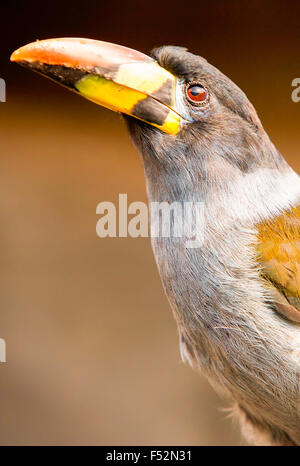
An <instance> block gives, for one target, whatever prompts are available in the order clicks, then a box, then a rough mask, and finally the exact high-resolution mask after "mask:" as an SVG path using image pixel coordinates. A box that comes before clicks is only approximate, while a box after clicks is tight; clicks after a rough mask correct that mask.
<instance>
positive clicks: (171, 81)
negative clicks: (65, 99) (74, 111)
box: [11, 38, 182, 134]
mask: <svg viewBox="0 0 300 466" xmlns="http://www.w3.org/2000/svg"><path fill="white" fill-rule="evenodd" d="M11 60H12V61H14V62H17V63H19V64H21V65H24V66H26V67H27V68H30V69H32V70H34V71H37V72H39V73H41V74H43V75H44V76H47V77H48V78H51V79H53V80H54V81H56V82H58V83H60V84H62V85H64V86H66V87H67V88H69V89H70V90H72V91H75V92H76V93H78V94H80V95H82V96H83V97H85V98H86V99H89V100H91V101H93V102H95V103H96V104H99V105H102V106H104V107H107V108H109V109H111V110H114V111H116V112H121V113H126V114H127V115H131V116H133V117H135V118H138V119H140V120H143V121H145V122H147V123H149V124H150V125H153V126H155V127H157V128H159V129H160V130H162V131H164V132H165V133H168V134H177V133H178V132H179V130H180V127H181V120H182V118H181V116H180V115H179V114H178V113H177V112H176V111H175V109H174V106H175V99H176V77H175V76H174V75H173V74H171V73H169V71H167V70H165V69H164V68H162V67H161V66H159V65H158V63H156V62H155V61H154V60H153V59H152V58H150V57H148V56H147V55H144V54H142V53H140V52H137V51H135V50H132V49H129V48H127V47H122V46H120V45H115V44H111V43H108V42H101V41H96V40H91V39H79V38H62V39H49V40H42V41H37V42H33V43H31V44H28V45H25V46H24V47H21V48H19V49H18V50H16V51H15V52H14V53H13V54H12V56H11Z"/></svg>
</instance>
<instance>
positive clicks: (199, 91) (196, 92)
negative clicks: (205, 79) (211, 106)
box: [186, 83, 208, 105]
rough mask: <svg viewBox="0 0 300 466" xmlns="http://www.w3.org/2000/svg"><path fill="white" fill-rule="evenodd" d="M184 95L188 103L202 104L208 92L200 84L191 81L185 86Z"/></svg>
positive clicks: (205, 100)
mask: <svg viewBox="0 0 300 466" xmlns="http://www.w3.org/2000/svg"><path fill="white" fill-rule="evenodd" d="M186 96H187V99H188V101H189V102H190V103H192V104H194V105H195V104H196V105H203V104H205V103H206V102H207V100H208V92H207V90H206V89H205V88H204V87H203V86H202V85H201V84H196V83H192V84H189V85H188V86H187V87H186Z"/></svg>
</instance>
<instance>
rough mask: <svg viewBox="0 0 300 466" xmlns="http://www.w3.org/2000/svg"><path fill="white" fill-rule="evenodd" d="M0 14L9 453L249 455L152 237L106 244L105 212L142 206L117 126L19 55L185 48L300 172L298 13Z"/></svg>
mask: <svg viewBox="0 0 300 466" xmlns="http://www.w3.org/2000/svg"><path fill="white" fill-rule="evenodd" d="M0 16H1V20H0V21H1V24H0V25H1V29H0V31H1V32H0V34H1V41H0V77H1V78H4V79H5V80H6V83H7V102H6V103H1V104H0V138H1V153H0V157H1V159H0V160H1V163H0V166H1V170H0V222H1V229H0V238H1V242H0V257H1V261H0V275H1V279H0V306H1V312H0V337H2V338H5V340H6V343H7V363H6V364H0V377H1V379H0V413H1V415H0V442H1V444H4V445H9V444H19V445H24V444H34V445H38V444H72V445H91V444H100V445H117V444H120V445H126V444H132V445H142V444H144V445H147V444H150V445H155V444H157V445H163V444H165V445H166V444H167V445H239V444H241V443H242V441H241V439H240V436H239V434H238V431H237V430H236V429H235V428H234V426H232V424H231V421H230V420H228V419H226V414H225V413H224V412H222V411H221V408H222V407H224V406H226V404H225V403H224V402H222V401H220V400H219V399H218V398H217V396H216V395H215V394H214V393H213V391H212V389H211V388H210V387H209V386H208V384H207V382H206V381H205V380H204V379H202V378H201V377H200V376H198V375H197V374H195V373H194V372H193V371H192V370H191V369H190V368H189V367H188V366H185V365H183V364H182V363H181V362H180V357H179V351H178V341H177V332H176V327H175V323H174V321H173V318H172V314H171V310H170V308H169V305H168V303H167V300H166V298H165V296H164V294H163V291H162V287H161V285H160V280H159V277H158V274H157V271H156V268H155V264H154V260H153V258H152V253H151V248H150V243H149V240H148V239H131V238H125V239H99V238H98V237H97V236H96V233H95V225H96V221H97V216H96V214H95V209H96V205H97V204H98V202H100V201H103V200H108V201H109V200H111V201H117V199H118V193H128V201H129V202H131V201H135V200H142V201H144V200H145V187H144V179H143V172H142V168H141V164H140V161H139V158H138V155H137V153H136V151H135V150H134V148H133V147H132V146H131V143H130V141H129V138H128V136H127V134H126V131H125V127H124V125H123V122H122V121H121V119H120V117H119V116H118V115H116V114H113V113H110V112H109V111H106V110H103V109H101V108H100V107H97V106H96V105H93V104H91V103H89V102H87V101H84V100H83V99H80V98H79V97H77V96H74V95H72V94H71V93H68V92H67V91H66V90H64V89H63V88H59V87H58V86H57V85H55V84H52V83H51V82H50V81H47V80H45V79H43V78H41V77H39V76H37V75H34V74H33V73H30V72H29V71H27V70H24V69H21V68H20V67H18V66H16V65H13V64H10V63H9V55H10V53H11V52H12V51H13V50H14V49H15V48H17V47H19V46H21V45H24V44H25V43H27V42H31V41H33V40H35V39H44V38H49V37H59V36H83V37H91V38H96V39H101V40H106V41H110V42H116V43H120V44H122V45H126V46H129V47H133V48H136V49H138V50H141V51H143V52H146V53H147V52H148V51H149V49H151V48H152V47H154V46H158V45H162V44H175V45H184V46H187V47H188V48H189V49H190V50H191V51H193V52H195V53H199V54H201V55H203V56H205V57H206V58H207V59H208V60H209V61H211V62H212V63H213V64H215V65H216V66H217V67H219V68H220V69H221V70H222V71H223V72H225V73H226V74H227V75H229V76H230V77H231V78H232V79H233V80H234V81H235V82H236V83H237V84H238V85H239V86H240V87H241V88H242V89H243V90H244V91H245V92H246V93H247V95H248V96H249V98H250V99H251V100H252V102H253V103H254V105H255V107H256V109H257V111H258V113H259V115H260V117H261V119H262V121H263V124H264V126H265V128H266V129H267V131H268V132H269V134H270V136H271V138H272V139H273V141H274V142H275V143H276V144H277V146H278V148H279V149H280V150H281V151H282V152H283V154H284V155H285V156H286V158H287V159H288V161H289V162H290V163H291V164H292V166H293V167H294V168H296V169H300V163H299V159H298V155H299V147H298V146H299V116H300V103H299V104H296V103H293V102H292V100H291V92H292V88H291V82H292V80H293V79H294V78H296V77H300V68H299V63H300V61H299V50H300V35H299V17H300V4H299V3H297V2H294V1H283V0H282V1H278V0H273V1H268V0H263V1H262V0H260V1H252V2H246V1H231V0H226V1H225V0H219V1H217V0H214V1H211V2H209V3H205V2H198V3H197V2H196V3H195V2H194V3H193V2H188V3H187V2H174V1H172V2H171V1H167V0H166V1H165V2H164V1H151V2H137V1H130V2H121V1H114V2H107V1H105V2H104V1H103V2H102V1H100V0H98V1H90V0H86V1H84V2H82V1H81V2H75V1H73V2H64V1H60V2H55V1H51V2H36V3H34V2H30V1H27V2H22V3H21V2H20V3H19V2H14V1H12V2H10V5H9V6H8V5H6V6H3V4H1V6H0Z"/></svg>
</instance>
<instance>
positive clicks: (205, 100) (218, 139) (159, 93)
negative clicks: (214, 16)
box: [11, 38, 262, 170]
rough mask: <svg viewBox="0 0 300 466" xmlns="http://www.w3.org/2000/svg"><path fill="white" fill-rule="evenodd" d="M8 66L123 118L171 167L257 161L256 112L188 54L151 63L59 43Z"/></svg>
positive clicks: (40, 44)
mask: <svg viewBox="0 0 300 466" xmlns="http://www.w3.org/2000/svg"><path fill="white" fill-rule="evenodd" d="M11 60H12V61H14V62H17V63H19V64H21V65H24V66H26V67H27V68H30V69H32V70H34V71H37V72H38V73H40V74H42V75H44V76H47V77H49V78H51V79H52V80H54V81H56V82H58V83H60V84H62V85H63V86H65V87H67V88H68V89H70V90H72V91H74V92H76V93H77V94H79V95H81V96H83V97H85V98H87V99H89V100H91V101H93V102H95V103H96V104H99V105H102V106H104V107H107V108H109V109H111V110H114V111H117V112H120V113H122V114H123V115H124V116H125V119H126V120H127V122H128V126H129V129H130V132H131V135H132V137H133V139H134V141H135V143H136V144H137V145H138V146H139V149H140V150H141V152H142V153H143V152H145V151H146V152H147V149H149V147H151V150H152V152H153V154H154V155H155V156H156V157H157V158H160V159H163V158H164V159H165V160H169V162H170V163H172V157H173V162H174V161H175V160H176V158H177V159H178V158H181V160H180V162H182V158H185V162H186V158H187V157H191V156H190V155H188V154H194V156H196V157H202V158H203V157H205V155H207V156H209V155H210V154H211V153H214V154H219V157H221V158H222V157H223V159H224V160H227V162H229V164H231V165H232V164H233V165H235V166H236V167H237V169H241V170H248V169H249V167H251V166H252V165H253V162H254V161H255V160H254V158H255V157H253V155H252V156H249V153H248V148H249V145H253V141H254V140H256V139H257V134H258V133H260V132H261V131H262V127H261V124H260V121H259V119H258V117H257V115H256V112H255V110H254V108H253V106H252V105H251V103H250V102H249V100H248V99H247V97H246V95H245V94H244V93H243V92H242V91H241V90H240V89H239V88H238V87H237V86H236V85H235V84H234V83H233V82H232V81H231V80H230V79H229V78H227V77H226V76H225V75H224V74H223V73H221V72H220V71H219V70H218V69H216V68H215V67H214V66H212V65H210V64H209V63H208V62H207V61H206V60H205V59H204V58H202V57H200V56H197V55H194V54H192V53H189V52H188V51H187V50H186V49H185V48H183V47H175V46H164V47H160V48H157V49H155V50H153V51H152V53H151V57H150V56H147V55H144V54H142V53H140V52H137V51H135V50H132V49H129V48H126V47H122V46H119V45H115V44H111V43H107V42H101V41H96V40H91V39H79V38H60V39H49V40H42V41H36V42H33V43H31V44H28V45H25V46H24V47H21V48H19V49H18V50H16V51H15V52H14V53H13V54H12V56H11ZM162 149H164V150H162Z"/></svg>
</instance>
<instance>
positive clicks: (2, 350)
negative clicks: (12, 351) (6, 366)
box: [0, 338, 6, 363]
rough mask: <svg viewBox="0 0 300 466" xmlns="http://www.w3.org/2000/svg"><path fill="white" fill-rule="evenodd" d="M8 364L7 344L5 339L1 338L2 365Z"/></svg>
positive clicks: (0, 360)
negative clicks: (3, 363)
mask: <svg viewBox="0 0 300 466" xmlns="http://www.w3.org/2000/svg"><path fill="white" fill-rule="evenodd" d="M1 362H6V342H5V340H4V338H0V363H1Z"/></svg>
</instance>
